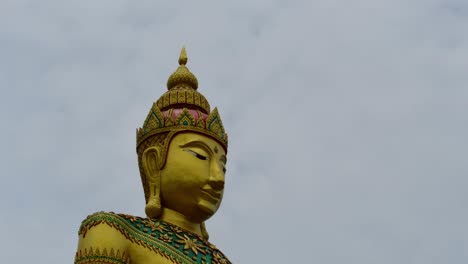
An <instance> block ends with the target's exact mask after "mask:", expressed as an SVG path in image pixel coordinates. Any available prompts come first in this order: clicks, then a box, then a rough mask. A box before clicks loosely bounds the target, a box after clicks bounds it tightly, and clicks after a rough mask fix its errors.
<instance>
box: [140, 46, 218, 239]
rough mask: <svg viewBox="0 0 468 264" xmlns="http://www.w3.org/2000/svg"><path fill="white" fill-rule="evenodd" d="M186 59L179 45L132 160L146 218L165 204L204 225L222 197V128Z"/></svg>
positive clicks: (142, 130)
mask: <svg viewBox="0 0 468 264" xmlns="http://www.w3.org/2000/svg"><path fill="white" fill-rule="evenodd" d="M186 63H187V55H186V52H185V49H184V48H183V49H182V52H181V55H180V58H179V67H178V69H177V70H176V71H175V72H174V73H173V74H172V75H171V76H170V77H169V79H168V81H167V88H168V91H167V92H166V93H164V94H163V95H162V96H161V97H160V98H159V99H158V100H157V101H156V102H155V103H153V106H152V107H151V110H150V111H149V114H148V116H147V118H146V120H145V122H144V123H143V127H142V128H139V129H137V154H138V165H139V168H140V175H141V180H142V183H143V189H144V193H145V200H146V208H145V211H146V214H147V216H148V217H149V218H152V219H157V218H158V217H159V216H160V214H161V211H162V210H163V208H168V209H171V210H172V211H175V212H177V213H179V214H181V215H183V216H184V217H186V218H187V219H189V220H190V221H192V222H196V223H201V224H202V227H204V225H203V223H204V221H205V220H207V219H208V218H210V217H211V216H212V215H213V214H214V213H215V212H216V211H217V209H218V208H219V205H220V203H221V200H222V198H223V191H224V173H225V170H226V169H225V166H226V161H227V160H226V153H227V134H226V133H225V131H224V127H223V124H222V122H221V118H220V116H219V114H218V110H217V109H216V108H215V109H214V110H213V111H210V105H209V103H208V101H207V100H206V99H205V97H204V96H203V95H202V94H201V93H199V92H198V91H197V88H198V81H197V79H196V77H195V76H194V75H193V74H192V73H191V72H190V71H189V70H188V68H187V67H186V66H185V65H186ZM205 233H206V231H205Z"/></svg>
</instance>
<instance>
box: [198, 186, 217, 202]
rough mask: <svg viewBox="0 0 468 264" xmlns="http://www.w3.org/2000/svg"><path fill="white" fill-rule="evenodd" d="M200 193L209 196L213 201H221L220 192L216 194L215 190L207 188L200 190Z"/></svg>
mask: <svg viewBox="0 0 468 264" xmlns="http://www.w3.org/2000/svg"><path fill="white" fill-rule="evenodd" d="M202 191H203V192H204V193H206V194H208V195H209V196H211V198H213V199H215V200H219V199H221V193H220V192H216V191H215V190H213V189H208V188H202Z"/></svg>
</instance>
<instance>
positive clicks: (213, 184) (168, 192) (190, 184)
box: [161, 132, 226, 222]
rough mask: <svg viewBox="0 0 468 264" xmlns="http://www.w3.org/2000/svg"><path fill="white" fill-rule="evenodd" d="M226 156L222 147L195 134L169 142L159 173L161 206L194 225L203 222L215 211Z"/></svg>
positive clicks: (221, 185)
mask: <svg viewBox="0 0 468 264" xmlns="http://www.w3.org/2000/svg"><path fill="white" fill-rule="evenodd" d="M225 166H226V153H225V151H224V149H223V147H222V146H221V145H220V144H219V143H218V142H216V141H215V140H213V139H211V138H210V137H207V136H203V135H200V134H197V133H191V132H183V133H180V134H177V135H175V136H174V138H173V139H172V141H171V143H170V146H169V149H168V153H167V160H166V165H165V166H164V168H163V169H162V170H161V200H162V206H163V207H165V208H169V209H172V210H174V211H177V212H179V213H181V214H182V215H184V216H185V217H187V218H188V219H190V220H191V221H194V222H203V221H205V220H207V219H208V218H210V217H211V216H212V215H213V214H214V213H215V212H216V211H217V210H218V208H219V205H220V204H221V200H222V198H223V192H224V173H225V170H226V169H225Z"/></svg>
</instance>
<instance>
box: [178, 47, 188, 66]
mask: <svg viewBox="0 0 468 264" xmlns="http://www.w3.org/2000/svg"><path fill="white" fill-rule="evenodd" d="M185 64H187V51H186V50H185V46H184V47H182V50H181V51H180V56H179V65H185Z"/></svg>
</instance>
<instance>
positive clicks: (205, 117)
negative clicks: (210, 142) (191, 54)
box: [137, 48, 228, 152]
mask: <svg viewBox="0 0 468 264" xmlns="http://www.w3.org/2000/svg"><path fill="white" fill-rule="evenodd" d="M186 63H187V54H186V51H185V48H183V49H182V52H181V54H180V58H179V67H178V68H177V70H176V71H175V72H174V73H173V74H172V75H171V76H170V77H169V79H168V81H167V89H168V91H167V92H165V93H164V94H163V95H162V96H161V97H160V98H159V99H158V100H157V101H156V102H155V103H153V106H152V107H151V109H150V111H149V113H148V116H147V117H146V120H145V122H144V123H143V127H142V128H139V129H137V149H138V146H139V145H140V144H141V143H142V142H144V141H145V140H146V139H148V138H150V137H152V136H154V135H156V134H159V133H163V132H170V131H185V130H186V131H193V132H197V133H201V134H203V135H207V136H209V137H211V138H213V139H215V140H216V141H218V142H219V143H220V144H221V146H222V147H223V148H224V150H225V151H226V152H227V145H228V137H227V134H226V132H225V130H224V126H223V123H222V121H221V117H220V115H219V113H218V109H217V108H214V109H213V111H210V104H209V103H208V100H206V98H205V97H204V96H203V95H202V94H201V93H200V92H198V91H197V89H198V80H197V78H196V77H195V75H194V74H193V73H191V72H190V71H189V69H188V68H187V67H186V66H185V65H186Z"/></svg>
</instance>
